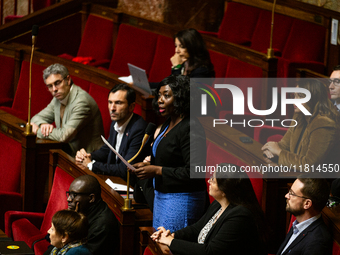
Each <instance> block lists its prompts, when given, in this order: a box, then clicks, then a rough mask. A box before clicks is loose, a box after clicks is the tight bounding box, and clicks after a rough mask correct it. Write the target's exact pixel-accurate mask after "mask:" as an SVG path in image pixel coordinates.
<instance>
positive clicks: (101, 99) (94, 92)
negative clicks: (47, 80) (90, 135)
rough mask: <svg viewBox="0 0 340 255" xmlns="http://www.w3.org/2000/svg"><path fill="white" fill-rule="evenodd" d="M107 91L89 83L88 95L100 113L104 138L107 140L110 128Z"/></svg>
mask: <svg viewBox="0 0 340 255" xmlns="http://www.w3.org/2000/svg"><path fill="white" fill-rule="evenodd" d="M109 91H110V90H109V89H107V88H104V87H102V86H99V85H97V84H94V83H91V85H90V91H89V94H90V95H91V96H92V97H93V99H94V100H95V101H96V102H97V104H98V107H99V110H100V113H101V115H102V120H103V125H104V133H105V137H106V138H108V137H109V134H110V127H111V122H112V120H111V117H110V114H109V110H108V96H109Z"/></svg>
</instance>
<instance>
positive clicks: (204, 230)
mask: <svg viewBox="0 0 340 255" xmlns="http://www.w3.org/2000/svg"><path fill="white" fill-rule="evenodd" d="M221 211H222V207H221V208H220V209H219V210H218V211H217V212H216V213H215V214H214V216H212V217H211V219H210V220H209V221H208V223H207V224H205V226H204V228H202V230H201V232H200V234H199V235H198V243H200V244H204V241H205V238H206V236H207V235H208V233H209V231H210V229H211V228H212V227H213V225H214V223H215V221H216V218H217V216H218V215H219V214H220V212H221Z"/></svg>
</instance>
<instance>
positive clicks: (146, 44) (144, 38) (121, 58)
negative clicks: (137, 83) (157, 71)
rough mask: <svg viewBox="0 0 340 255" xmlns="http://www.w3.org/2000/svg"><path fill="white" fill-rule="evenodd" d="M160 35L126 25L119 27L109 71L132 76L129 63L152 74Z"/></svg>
mask: <svg viewBox="0 0 340 255" xmlns="http://www.w3.org/2000/svg"><path fill="white" fill-rule="evenodd" d="M157 38H158V35H157V34H155V33H152V32H149V31H146V30H143V29H139V28H135V27H133V26H129V25H126V24H121V25H120V26H119V31H118V36H117V40H116V45H115V49H114V52H113V56H112V59H111V63H110V67H109V71H110V72H113V73H115V74H117V75H121V76H128V75H130V72H129V68H128V65H127V64H128V63H130V64H133V65H135V66H138V67H140V68H142V69H144V70H146V73H149V72H150V68H151V65H152V61H153V57H154V54H155V49H156V43H157Z"/></svg>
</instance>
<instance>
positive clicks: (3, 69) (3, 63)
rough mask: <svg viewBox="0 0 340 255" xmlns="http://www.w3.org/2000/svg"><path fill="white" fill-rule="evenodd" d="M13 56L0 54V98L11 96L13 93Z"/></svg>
mask: <svg viewBox="0 0 340 255" xmlns="http://www.w3.org/2000/svg"><path fill="white" fill-rule="evenodd" d="M14 65H15V62H14V58H10V57H6V56H2V55H0V76H1V89H0V99H3V98H12V99H13V97H14V95H13V80H14Z"/></svg>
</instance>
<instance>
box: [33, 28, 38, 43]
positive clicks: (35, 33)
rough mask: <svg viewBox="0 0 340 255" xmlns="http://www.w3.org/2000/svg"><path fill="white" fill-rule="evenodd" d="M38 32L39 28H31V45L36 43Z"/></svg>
mask: <svg viewBox="0 0 340 255" xmlns="http://www.w3.org/2000/svg"><path fill="white" fill-rule="evenodd" d="M38 32H39V26H37V25H33V27H32V45H35V43H36V40H37V39H36V38H37V35H38Z"/></svg>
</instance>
